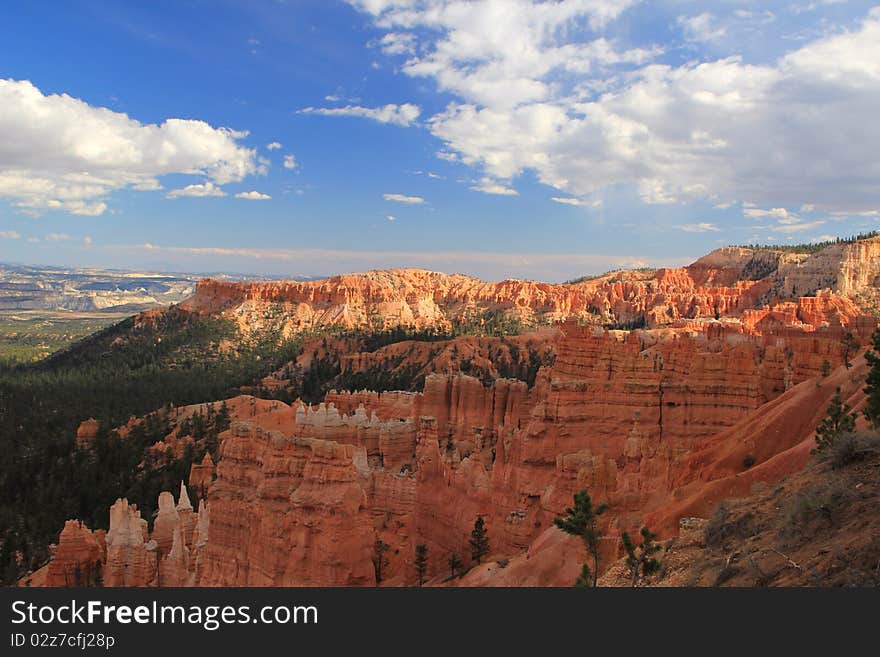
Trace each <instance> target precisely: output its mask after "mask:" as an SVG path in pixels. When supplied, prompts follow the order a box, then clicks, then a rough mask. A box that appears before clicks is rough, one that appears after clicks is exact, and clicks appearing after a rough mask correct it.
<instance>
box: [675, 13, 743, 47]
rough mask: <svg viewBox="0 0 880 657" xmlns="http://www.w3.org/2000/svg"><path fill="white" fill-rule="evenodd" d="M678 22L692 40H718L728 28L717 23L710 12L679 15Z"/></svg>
mask: <svg viewBox="0 0 880 657" xmlns="http://www.w3.org/2000/svg"><path fill="white" fill-rule="evenodd" d="M743 17H744V16H743ZM678 24H679V25H681V26H682V29H683V30H684V33H685V35H686V36H687V38H688V39H690V40H691V41H717V40H718V39H721V38H724V36H725V35H726V34H727V30H726V28H725V27H724V26H721V25H717V23H716V21H715V17H714V16H713V15H712V14H710V13H708V12H706V13H702V14H700V15H698V16H690V17H688V16H679V17H678Z"/></svg>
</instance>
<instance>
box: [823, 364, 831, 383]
mask: <svg viewBox="0 0 880 657" xmlns="http://www.w3.org/2000/svg"><path fill="white" fill-rule="evenodd" d="M829 374H831V363H829V362H828V361H827V360H823V361H822V378H823V379H825V378H827V377H828V375H829Z"/></svg>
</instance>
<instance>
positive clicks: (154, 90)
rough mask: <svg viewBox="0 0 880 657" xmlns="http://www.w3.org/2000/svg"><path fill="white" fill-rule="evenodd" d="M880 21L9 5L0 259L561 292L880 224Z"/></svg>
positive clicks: (584, 11)
mask: <svg viewBox="0 0 880 657" xmlns="http://www.w3.org/2000/svg"><path fill="white" fill-rule="evenodd" d="M878 116H880V6H877V7H874V6H873V5H872V3H871V2H857V1H850V2H847V1H841V0H824V1H823V0H815V1H813V2H808V1H806V0H788V1H781V2H777V1H772V0H771V1H762V2H747V1H742V0H740V1H737V0H716V1H714V2H692V1H686V0H659V1H654V2H648V1H644V2H639V1H637V0H566V1H561V2H556V1H545V2H539V1H536V0H534V1H530V0H486V1H483V2H479V1H475V2H466V1H464V0H348V1H342V0H338V1H335V0H286V1H282V0H265V1H260V0H241V1H233V0H227V1H217V0H215V1H211V2H207V1H204V2H201V1H185V0H173V1H164V0H157V1H155V2H149V3H146V2H115V1H113V0H107V1H86V0H82V1H77V0H75V1H71V2H65V3H58V2H53V1H49V0H46V1H41V0H28V1H24V0H22V1H20V2H7V3H4V9H3V19H2V21H0V261H2V262H15V263H23V264H43V265H63V266H83V267H85V266H87V267H112V268H135V269H153V270H168V271H184V272H220V271H223V272H239V273H246V274H265V275H272V276H285V275H297V276H324V275H332V274H337V273H342V272H352V271H364V270H368V269H380V268H392V267H420V268H425V269H432V270H437V271H445V272H448V273H453V272H461V273H467V274H471V275H475V276H479V277H481V278H483V279H487V280H500V279H504V278H508V277H514V278H529V279H536V280H546V281H561V280H566V279H569V278H574V277H577V276H580V275H583V274H592V273H600V272H603V271H607V270H610V269H615V268H619V267H632V266H675V265H681V264H686V263H688V262H690V261H692V260H694V259H696V258H697V257H699V256H701V255H703V254H705V253H707V252H709V251H711V250H713V249H715V248H718V247H720V246H725V245H731V244H749V243H763V244H787V243H788V244H791V243H803V242H814V241H822V240H825V239H829V238H832V237H836V236H849V235H852V234H855V233H858V232H864V231H871V230H875V229H878V228H880V212H878V211H880V157H878V152H880V121H877V117H878Z"/></svg>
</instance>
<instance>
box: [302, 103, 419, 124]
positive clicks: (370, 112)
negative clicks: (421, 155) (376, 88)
mask: <svg viewBox="0 0 880 657" xmlns="http://www.w3.org/2000/svg"><path fill="white" fill-rule="evenodd" d="M299 113H300V114H321V115H322V116H356V117H361V118H365V119H372V120H373V121H378V122H379V123H393V124H395V125H400V126H409V125H412V124H413V122H414V121H415V120H416V119H418V118H419V115H420V114H421V113H422V110H421V108H420V107H419V106H418V105H413V104H412V103H404V104H403V105H395V104H394V103H389V104H388V105H385V106H383V107H361V106H359V105H346V106H345V107H306V108H304V109H301V110H300V111H299Z"/></svg>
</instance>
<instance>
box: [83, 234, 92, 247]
mask: <svg viewBox="0 0 880 657" xmlns="http://www.w3.org/2000/svg"><path fill="white" fill-rule="evenodd" d="M91 243H92V238H91V237H90V236H88V235H86V236H85V237H83V244H85V245H86V246H88V245H89V244H91Z"/></svg>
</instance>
